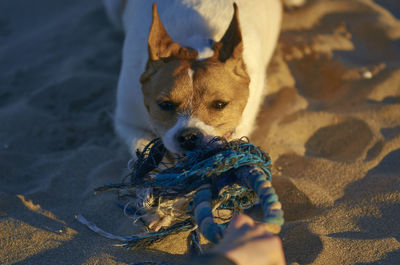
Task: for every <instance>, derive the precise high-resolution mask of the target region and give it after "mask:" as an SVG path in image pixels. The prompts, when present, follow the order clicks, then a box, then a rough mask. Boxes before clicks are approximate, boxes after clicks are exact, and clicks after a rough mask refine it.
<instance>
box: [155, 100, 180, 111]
mask: <svg viewBox="0 0 400 265" xmlns="http://www.w3.org/2000/svg"><path fill="white" fill-rule="evenodd" d="M158 106H159V107H160V108H161V109H162V110H165V111H174V110H175V109H176V108H177V107H178V106H177V105H176V104H175V103H173V102H172V101H168V100H165V101H162V102H160V103H158Z"/></svg>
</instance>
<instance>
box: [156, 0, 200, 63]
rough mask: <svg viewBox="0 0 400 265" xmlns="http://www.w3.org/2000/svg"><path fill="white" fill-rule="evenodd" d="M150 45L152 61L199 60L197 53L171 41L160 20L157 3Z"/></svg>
mask: <svg viewBox="0 0 400 265" xmlns="http://www.w3.org/2000/svg"><path fill="white" fill-rule="evenodd" d="M148 45H149V59H150V60H151V61H158V60H168V59H173V58H176V59H196V58H197V51H194V50H190V49H188V48H186V47H182V46H181V45H179V44H178V43H176V42H174V41H173V40H172V39H171V37H170V36H169V34H168V32H167V30H166V29H165V27H164V25H163V24H162V22H161V20H160V16H159V15H158V11H157V5H156V3H154V4H153V23H152V24H151V28H150V33H149V39H148Z"/></svg>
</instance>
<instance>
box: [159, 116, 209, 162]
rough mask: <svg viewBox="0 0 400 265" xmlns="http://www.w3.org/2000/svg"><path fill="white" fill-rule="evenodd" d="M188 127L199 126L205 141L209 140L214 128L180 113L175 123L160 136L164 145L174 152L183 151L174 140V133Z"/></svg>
mask: <svg viewBox="0 0 400 265" xmlns="http://www.w3.org/2000/svg"><path fill="white" fill-rule="evenodd" d="M188 127H195V128H199V129H200V130H201V131H202V132H203V134H204V141H205V142H209V141H210V140H211V139H212V138H213V136H214V135H215V129H214V128H213V127H212V126H209V125H207V124H205V123H204V122H202V121H201V120H198V119H196V118H193V117H189V116H187V115H182V116H181V117H179V119H178V121H177V122H176V123H175V125H174V126H173V127H172V128H171V129H169V130H168V131H167V133H166V134H165V135H164V136H163V137H162V140H163V143H164V145H165V147H166V148H167V149H168V150H170V151H171V152H173V153H175V154H180V153H183V150H182V149H181V148H180V147H179V145H178V143H177V142H176V141H175V135H176V133H177V132H178V131H179V130H180V129H183V128H188Z"/></svg>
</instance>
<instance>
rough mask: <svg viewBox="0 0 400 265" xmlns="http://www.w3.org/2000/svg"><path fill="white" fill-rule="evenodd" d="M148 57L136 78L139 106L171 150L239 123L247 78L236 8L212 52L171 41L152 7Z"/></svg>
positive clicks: (186, 147) (194, 144) (187, 146)
mask: <svg viewBox="0 0 400 265" xmlns="http://www.w3.org/2000/svg"><path fill="white" fill-rule="evenodd" d="M148 48H149V60H148V62H147V66H146V70H145V72H144V73H143V74H142V76H141V79H140V81H141V83H142V91H143V95H144V104H145V106H146V108H147V110H148V112H149V114H150V118H151V123H152V125H153V130H154V131H155V133H156V134H157V135H159V136H161V137H162V139H163V142H164V145H165V146H166V147H167V149H169V150H170V151H171V152H173V153H182V152H184V151H187V150H192V149H194V148H196V147H198V146H199V145H201V144H203V143H205V142H208V141H209V140H211V139H212V138H213V137H214V136H222V137H225V138H227V139H229V137H230V136H231V135H232V133H233V132H234V131H235V128H236V127H237V126H238V125H239V123H240V121H241V118H242V112H243V110H244V108H245V106H246V104H247V99H248V96H249V83H250V79H249V76H248V74H247V71H246V68H245V64H244V62H243V58H242V51H243V43H242V36H241V32H240V27H239V20H238V11H237V7H236V5H234V15H233V18H232V21H231V23H230V25H229V27H228V29H227V30H226V32H225V34H224V36H223V37H222V39H221V40H220V41H219V42H216V43H215V44H214V45H213V46H212V50H213V55H212V56H211V57H209V58H207V59H203V60H198V52H197V51H196V50H194V49H192V48H190V47H183V46H181V45H179V44H178V43H176V42H174V41H173V40H172V39H171V37H170V36H169V35H168V33H167V31H166V29H165V28H164V26H163V24H162V22H161V20H160V18H159V15H158V12H157V7H156V5H155V4H154V5H153V23H152V25H151V29H150V33H149V38H148Z"/></svg>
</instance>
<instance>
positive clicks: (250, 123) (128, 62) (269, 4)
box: [106, 0, 281, 151]
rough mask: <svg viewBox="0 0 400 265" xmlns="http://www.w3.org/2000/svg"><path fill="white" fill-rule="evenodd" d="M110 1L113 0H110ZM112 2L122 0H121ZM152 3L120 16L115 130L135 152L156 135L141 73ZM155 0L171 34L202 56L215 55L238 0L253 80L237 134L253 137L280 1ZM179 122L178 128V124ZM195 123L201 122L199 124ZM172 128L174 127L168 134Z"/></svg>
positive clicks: (142, 0)
mask: <svg viewBox="0 0 400 265" xmlns="http://www.w3.org/2000/svg"><path fill="white" fill-rule="evenodd" d="M106 1H107V0H106ZM110 1H112V0H108V1H107V2H110ZM114 1H115V2H120V0H114ZM153 2H154V1H149V0H129V1H127V4H126V9H125V11H124V15H123V20H122V21H123V28H124V30H125V33H126V38H125V43H124V48H123V57H122V69H121V74H120V78H119V82H118V91H117V107H116V111H115V129H116V131H117V133H118V134H119V135H120V136H121V137H122V139H124V140H125V142H126V143H127V144H128V145H130V146H132V145H133V146H132V150H135V149H136V146H135V145H136V143H137V142H138V140H139V139H141V138H150V137H152V136H151V134H150V133H149V132H151V131H152V129H151V124H150V123H149V116H148V113H147V111H146V109H145V107H144V104H143V95H142V92H141V84H140V83H139V77H140V75H141V73H143V71H144V69H145V65H146V62H147V60H148V52H147V38H148V33H149V30H150V25H151V21H152V15H151V14H152V11H151V10H152V4H153ZM155 2H156V3H157V7H158V11H159V14H160V18H161V21H162V22H163V24H164V26H165V27H166V29H167V31H168V33H169V35H170V36H171V38H172V39H173V40H174V41H176V42H178V43H179V44H181V45H183V46H189V47H192V48H194V49H197V50H198V51H199V52H200V56H199V59H204V58H207V57H209V56H211V55H212V51H211V52H210V50H211V49H210V47H211V45H212V43H211V42H210V40H214V41H219V40H220V39H221V38H222V36H223V34H224V33H225V31H226V30H227V28H228V25H229V23H230V21H231V19H232V16H233V2H236V3H237V5H238V8H239V21H240V27H241V32H242V37H243V44H244V52H243V58H244V61H245V64H246V67H247V71H248V74H249V76H250V80H251V81H250V94H249V99H248V102H247V105H246V107H245V109H244V112H243V115H242V119H241V123H240V125H239V126H238V127H237V128H236V131H235V134H234V136H235V137H240V136H244V135H247V136H249V135H250V133H251V131H252V129H253V127H254V122H255V118H256V115H257V112H258V109H259V106H260V104H261V102H262V100H263V95H264V94H265V93H264V90H265V81H266V78H265V73H266V67H267V64H268V62H269V60H270V58H271V55H272V53H273V51H274V48H275V44H276V41H277V37H278V33H279V30H280V22H281V3H280V0H252V1H250V0H235V1H234V0H218V1H215V0H155ZM115 5H116V6H118V5H117V4H115ZM108 6H112V5H110V4H109V5H107V7H108ZM108 13H112V12H111V11H109V12H108ZM178 123H179V121H178ZM178 123H177V124H176V125H175V126H180V125H178ZM197 125H199V124H197V123H196V126H197ZM175 126H174V128H175ZM175 129H176V128H175ZM175 129H174V130H175ZM172 131H173V128H172V129H171V130H170V131H169V132H168V133H171V132H172ZM168 133H167V135H166V136H164V139H165V143H166V144H167V145H169V144H168V143H170V142H169V141H172V140H171V136H170V135H168ZM170 148H171V151H173V150H175V148H174V146H173V145H170Z"/></svg>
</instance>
